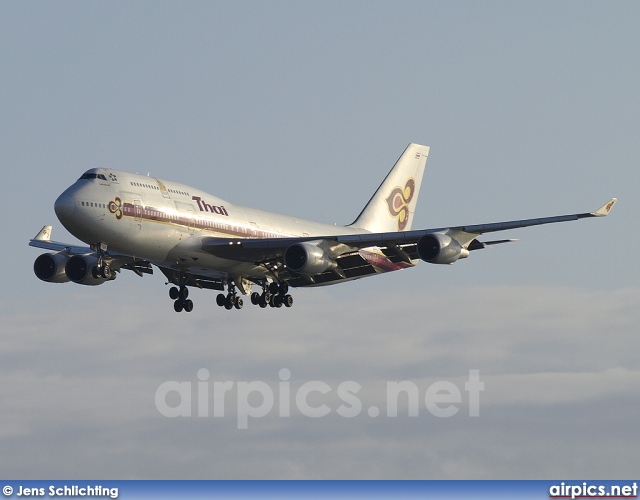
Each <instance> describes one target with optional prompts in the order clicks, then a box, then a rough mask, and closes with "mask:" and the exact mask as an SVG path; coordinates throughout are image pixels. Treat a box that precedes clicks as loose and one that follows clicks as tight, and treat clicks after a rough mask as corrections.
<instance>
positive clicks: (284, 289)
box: [278, 281, 289, 297]
mask: <svg viewBox="0 0 640 500" xmlns="http://www.w3.org/2000/svg"><path fill="white" fill-rule="evenodd" d="M278 288H279V290H278V291H279V292H280V295H282V296H283V297H284V296H285V295H286V294H287V292H288V291H289V285H288V284H287V283H286V282H285V281H282V282H281V283H280V285H279V287H278Z"/></svg>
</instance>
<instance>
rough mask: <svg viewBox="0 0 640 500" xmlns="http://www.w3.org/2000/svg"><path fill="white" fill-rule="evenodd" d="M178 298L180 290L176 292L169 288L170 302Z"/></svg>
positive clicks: (174, 289)
mask: <svg viewBox="0 0 640 500" xmlns="http://www.w3.org/2000/svg"><path fill="white" fill-rule="evenodd" d="M179 296H180V290H178V289H177V288H176V287H175V286H172V287H171V288H169V297H171V299H172V300H176V299H177V298H178V297H179Z"/></svg>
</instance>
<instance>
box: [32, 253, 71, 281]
mask: <svg viewBox="0 0 640 500" xmlns="http://www.w3.org/2000/svg"><path fill="white" fill-rule="evenodd" d="M68 259H69V256H68V255H66V254H64V253H61V252H59V253H43V254H42V255H40V256H39V257H38V258H37V259H36V260H35V262H34V263H33V272H34V273H35V274H36V276H37V277H38V278H39V279H41V280H42V281H47V282H49V283H66V282H67V281H69V278H68V277H67V274H66V273H65V271H64V268H65V265H66V263H67V260H68Z"/></svg>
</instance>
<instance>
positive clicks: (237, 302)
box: [216, 281, 244, 311]
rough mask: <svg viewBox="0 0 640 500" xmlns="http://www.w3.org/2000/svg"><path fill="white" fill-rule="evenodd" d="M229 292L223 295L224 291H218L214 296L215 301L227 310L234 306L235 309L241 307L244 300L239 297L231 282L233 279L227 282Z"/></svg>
mask: <svg viewBox="0 0 640 500" xmlns="http://www.w3.org/2000/svg"><path fill="white" fill-rule="evenodd" d="M228 288H229V293H227V295H225V294H224V293H219V294H218V296H217V297H216V303H217V304H218V305H219V306H220V307H224V308H225V309H226V310H227V311H230V310H231V309H233V308H234V307H235V308H236V309H242V306H243V305H244V300H242V297H239V296H238V294H237V293H236V286H235V285H234V284H233V281H230V282H229V284H228Z"/></svg>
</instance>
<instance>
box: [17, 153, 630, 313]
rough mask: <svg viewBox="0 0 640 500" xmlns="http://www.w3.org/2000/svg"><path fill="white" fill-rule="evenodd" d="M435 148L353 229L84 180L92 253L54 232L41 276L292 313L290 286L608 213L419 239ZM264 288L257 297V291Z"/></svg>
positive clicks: (67, 202) (38, 242)
mask: <svg viewBox="0 0 640 500" xmlns="http://www.w3.org/2000/svg"><path fill="white" fill-rule="evenodd" d="M428 154H429V147H427V146H421V145H418V144H409V146H408V147H407V149H406V150H405V151H404V153H403V154H402V156H401V157H400V159H399V160H398V161H397V162H396V164H395V166H394V167H393V168H392V169H391V171H390V172H389V174H388V175H387V177H386V178H385V179H384V181H383V182H382V184H381V185H380V187H379V188H378V190H377V191H376V192H375V193H374V195H373V197H372V198H371V200H370V201H369V203H368V204H367V205H366V206H365V207H364V209H363V210H362V212H361V213H360V215H359V216H358V217H357V218H356V220H355V221H354V222H353V223H352V224H349V225H348V226H335V225H330V224H323V223H320V222H313V221H310V220H304V219H300V218H298V217H290V216H285V215H279V214H275V213H271V212H265V211H262V210H257V209H253V208H247V207H243V206H238V205H233V204H232V203H230V202H228V201H224V200H222V199H220V198H217V197H216V196H213V195H211V194H209V193H206V192H204V191H202V190H200V189H198V188H194V187H189V186H185V185H184V184H179V183H177V182H172V181H168V180H161V179H156V178H154V177H149V176H143V175H137V174H133V173H129V172H123V171H119V170H112V169H105V168H94V169H91V170H88V171H87V172H85V173H84V174H83V175H82V176H81V177H80V178H79V179H78V180H77V181H76V182H75V183H74V184H73V185H72V186H71V187H69V188H68V189H67V190H66V191H64V192H63V193H62V194H61V195H60V196H59V197H58V199H57V200H56V201H55V205H54V209H55V212H56V215H57V216H58V219H59V220H60V222H61V223H62V225H63V226H64V227H65V228H67V229H68V230H69V232H70V233H71V234H73V235H74V236H76V237H77V238H79V239H80V240H82V241H83V242H84V243H86V244H87V245H89V246H88V247H87V246H77V245H74V244H66V243H57V242H54V241H51V226H45V227H44V228H42V230H41V231H40V232H39V233H38V235H37V236H36V237H35V238H34V239H32V240H31V242H30V243H29V244H30V245H31V246H34V247H39V248H44V249H47V250H49V251H50V252H49V253H44V254H42V255H40V256H39V257H38V258H37V259H36V260H35V263H34V266H33V268H34V271H35V274H36V276H37V277H38V278H40V279H41V280H43V281H48V282H51V283H63V282H67V281H73V282H74V283H79V284H82V285H101V284H103V283H105V282H107V281H112V280H114V279H115V278H116V276H117V274H118V273H119V272H121V271H122V270H123V269H127V270H130V271H133V272H135V273H136V274H138V275H139V276H143V275H144V274H152V273H153V268H152V266H156V267H157V268H158V269H160V271H162V273H163V274H164V275H165V276H166V277H167V284H171V285H172V286H171V288H170V290H169V296H170V297H171V299H172V300H173V301H174V303H173V305H174V309H175V311H176V312H181V311H186V312H190V311H192V310H193V302H192V301H191V300H190V299H189V298H188V296H189V290H188V288H187V287H189V286H196V287H198V288H208V289H213V290H220V291H224V290H225V289H226V291H227V293H226V294H224V293H220V294H218V296H217V303H218V305H219V306H222V307H225V308H226V309H233V308H236V309H241V308H242V306H243V299H242V297H241V295H247V294H250V297H251V302H252V303H253V304H254V305H258V306H260V307H263V308H264V307H267V306H270V307H282V306H283V305H284V306H286V307H291V305H292V304H293V298H292V297H291V295H290V294H289V287H301V286H319V285H330V284H334V283H341V282H344V281H349V280H354V279H358V278H362V277H365V276H371V275H375V274H378V273H384V272H388V271H396V270H398V269H405V268H408V267H413V266H415V265H416V264H417V262H418V261H419V260H423V261H425V262H429V263H431V264H453V263H454V262H456V261H457V260H458V259H463V258H466V257H468V256H469V254H470V252H471V251H474V250H480V249H482V248H485V247H486V246H488V245H495V244H498V243H507V242H510V241H515V240H511V239H499V240H491V241H483V242H481V241H479V240H478V237H479V236H480V235H482V234H485V233H493V232H497V231H506V230H509V229H516V228H521V227H527V226H536V225H540V224H550V223H554V222H565V221H572V220H578V219H582V218H587V217H601V216H606V215H608V213H609V211H610V210H611V208H612V207H613V205H614V204H615V203H616V201H617V200H616V198H613V199H611V201H609V202H607V203H606V204H605V205H603V206H602V207H600V208H599V209H598V210H596V211H595V212H588V213H579V214H573V215H562V216H555V217H544V218H539V219H528V220H517V221H510V222H497V223H491V224H479V225H468V226H455V227H442V228H435V229H421V230H412V229H411V223H412V221H413V215H414V212H415V207H416V203H417V201H418V193H419V190H420V185H421V183H422V175H423V173H424V168H425V164H426V162H427V156H428ZM254 286H257V287H258V289H259V290H260V291H259V292H258V291H253V287H254Z"/></svg>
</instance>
